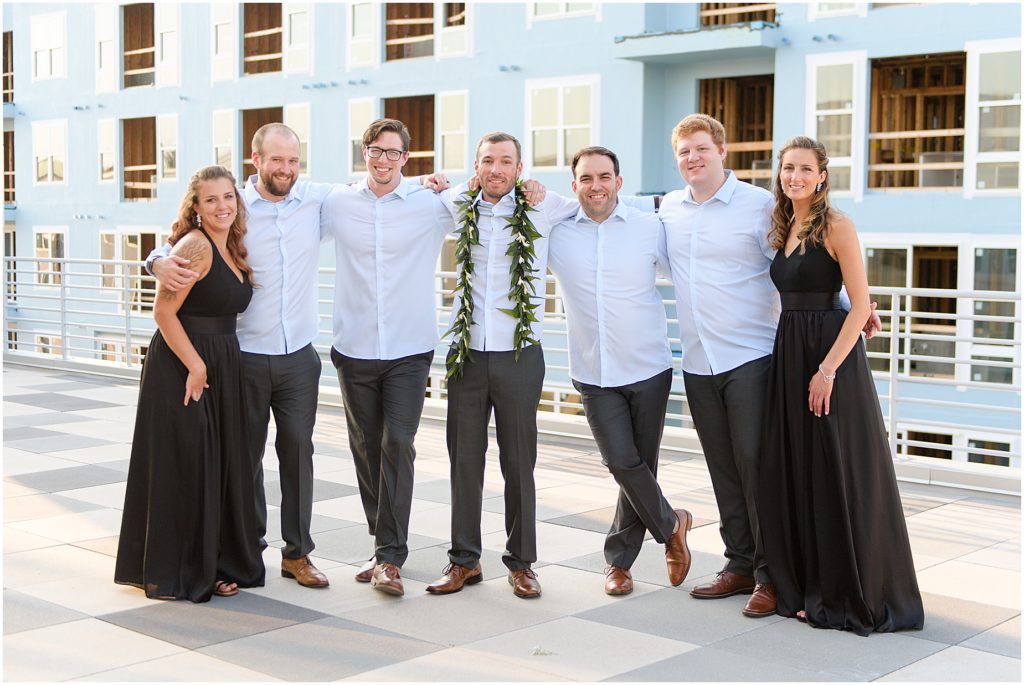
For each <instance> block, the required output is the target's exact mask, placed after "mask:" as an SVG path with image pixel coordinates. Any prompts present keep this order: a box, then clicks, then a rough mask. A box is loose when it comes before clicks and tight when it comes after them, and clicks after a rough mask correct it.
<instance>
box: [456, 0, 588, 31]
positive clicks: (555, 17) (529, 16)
mask: <svg viewBox="0 0 1024 685" xmlns="http://www.w3.org/2000/svg"><path fill="white" fill-rule="evenodd" d="M467 4H469V3H467ZM537 4H543V3H535V2H527V3H524V8H525V10H526V28H527V29H531V28H533V24H534V22H545V21H559V20H561V19H576V18H577V17H593V18H594V21H601V16H602V12H601V5H602V4H603V3H602V2H594V3H592V4H593V6H594V8H593V9H592V10H590V11H587V12H579V11H576V12H568V11H566V6H567V5H568V4H569V3H567V2H559V3H557V4H559V5H561V11H560V12H558V14H548V15H545V16H541V17H538V16H536V15H534V13H533V6H534V5H537Z"/></svg>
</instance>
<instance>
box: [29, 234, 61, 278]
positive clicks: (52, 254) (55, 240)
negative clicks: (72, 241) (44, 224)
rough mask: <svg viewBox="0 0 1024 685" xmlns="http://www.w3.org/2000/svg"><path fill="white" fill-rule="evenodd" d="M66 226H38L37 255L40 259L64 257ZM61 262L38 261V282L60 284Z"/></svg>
mask: <svg viewBox="0 0 1024 685" xmlns="http://www.w3.org/2000/svg"><path fill="white" fill-rule="evenodd" d="M66 231H67V229H66V228H37V229H35V230H34V231H33V233H35V256H36V258H38V259H64V257H65V255H66V253H65V251H64V236H65V233H66ZM62 271H63V268H62V265H61V263H60V262H36V272H37V273H36V283H39V284H40V285H60V282H61V272H62Z"/></svg>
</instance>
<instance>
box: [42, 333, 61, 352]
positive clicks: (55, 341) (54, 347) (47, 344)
mask: <svg viewBox="0 0 1024 685" xmlns="http://www.w3.org/2000/svg"><path fill="white" fill-rule="evenodd" d="M36 352H38V353H40V354H52V355H54V356H56V357H60V356H62V355H63V351H62V344H61V340H60V336H59V335H37V336H36Z"/></svg>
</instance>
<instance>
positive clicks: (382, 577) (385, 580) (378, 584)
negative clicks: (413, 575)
mask: <svg viewBox="0 0 1024 685" xmlns="http://www.w3.org/2000/svg"><path fill="white" fill-rule="evenodd" d="M370 583H371V584H372V585H373V589H374V590H380V591H381V592H385V593H387V594H389V595H396V596H398V597H401V596H402V595H404V594H405V588H404V587H402V575H401V574H400V573H399V572H398V567H397V566H395V565H394V564H392V563H391V562H388V561H385V562H384V563H382V564H377V565H376V566H374V567H373V577H372V578H371V579H370Z"/></svg>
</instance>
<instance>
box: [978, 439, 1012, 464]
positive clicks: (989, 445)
mask: <svg viewBox="0 0 1024 685" xmlns="http://www.w3.org/2000/svg"><path fill="white" fill-rule="evenodd" d="M967 446H968V447H970V448H971V449H972V450H986V452H978V451H974V452H968V453H967V461H969V462H971V463H972V464H992V465H994V466H1009V465H1010V457H1004V456H1001V455H998V454H990V453H989V452H1009V451H1010V443H1008V442H994V441H992V440H968V441H967Z"/></svg>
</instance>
